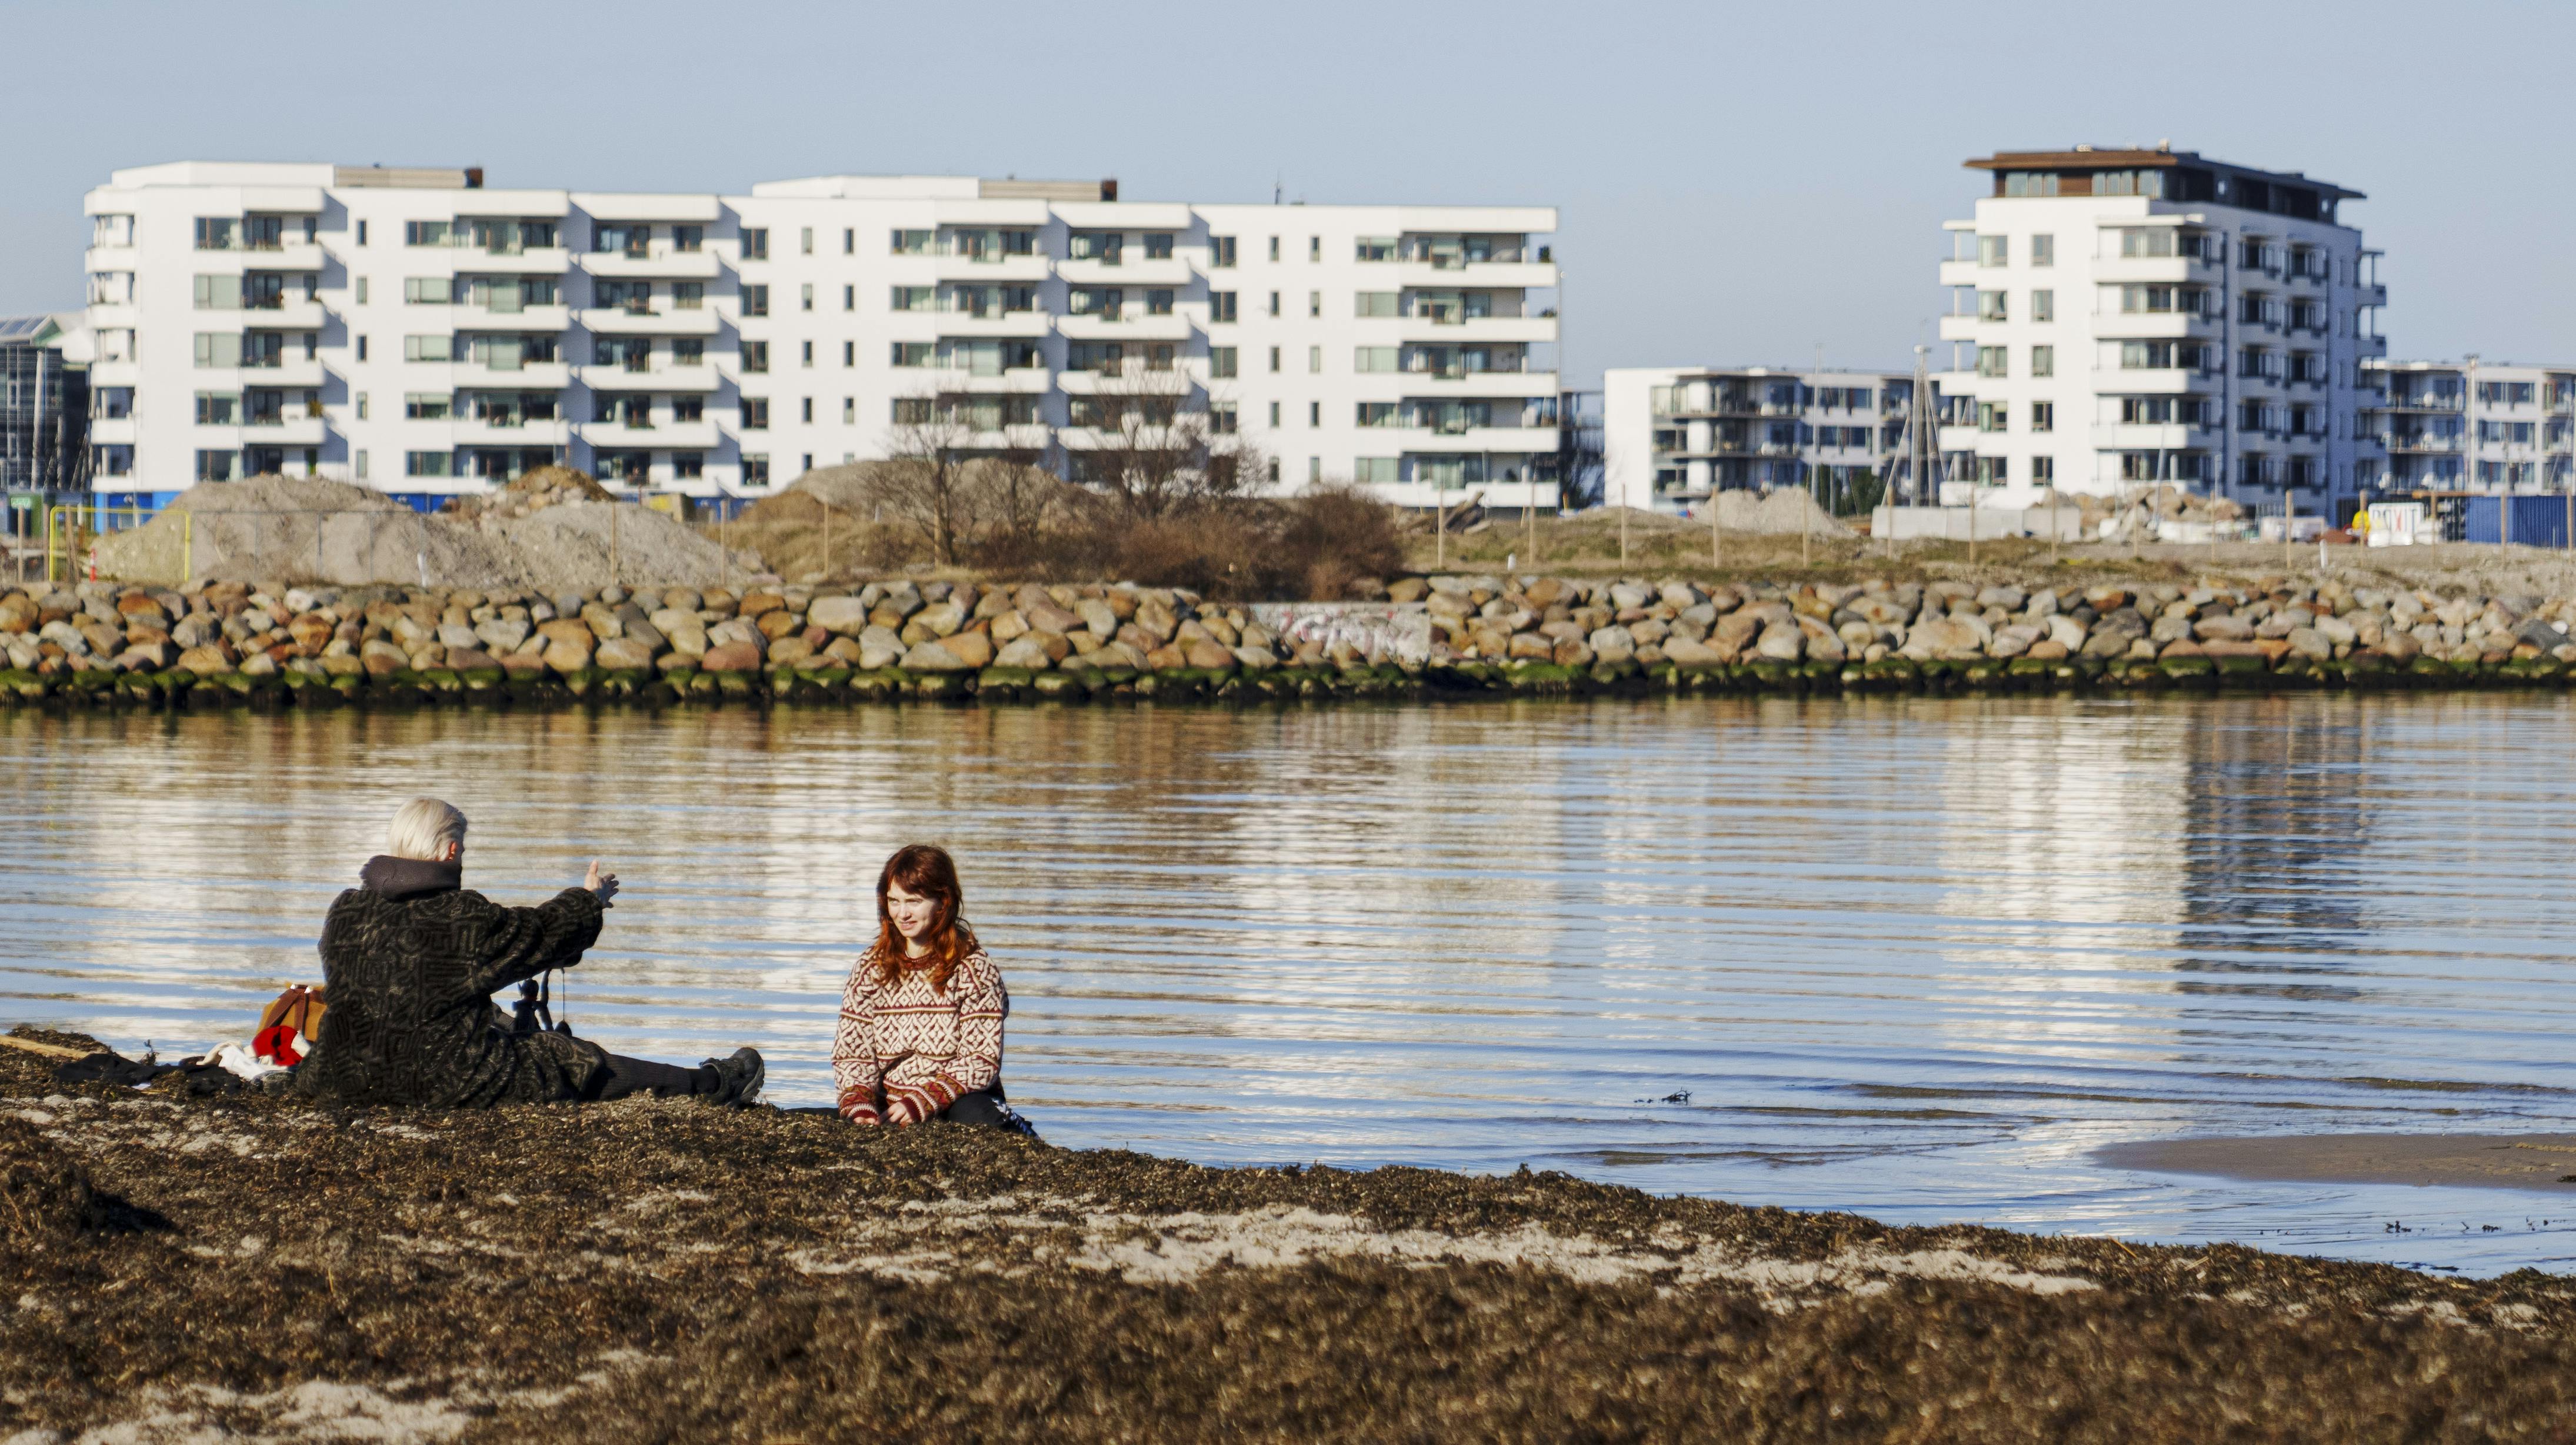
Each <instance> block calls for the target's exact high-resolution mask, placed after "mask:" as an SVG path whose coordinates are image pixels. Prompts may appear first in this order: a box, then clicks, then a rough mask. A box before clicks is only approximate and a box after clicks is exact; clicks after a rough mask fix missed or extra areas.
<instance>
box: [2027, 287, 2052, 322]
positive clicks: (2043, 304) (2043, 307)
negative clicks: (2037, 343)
mask: <svg viewBox="0 0 2576 1445" xmlns="http://www.w3.org/2000/svg"><path fill="white" fill-rule="evenodd" d="M2030 319H2031V320H2033V321H2055V320H2056V319H2057V293H2056V292H2054V291H2033V292H2032V293H2030Z"/></svg>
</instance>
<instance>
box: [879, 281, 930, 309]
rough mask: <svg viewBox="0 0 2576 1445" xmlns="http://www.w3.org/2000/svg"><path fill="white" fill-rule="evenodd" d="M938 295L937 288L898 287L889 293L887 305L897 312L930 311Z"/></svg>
mask: <svg viewBox="0 0 2576 1445" xmlns="http://www.w3.org/2000/svg"><path fill="white" fill-rule="evenodd" d="M938 295H939V288H937V287H935V286H897V287H895V288H893V289H892V291H890V292H889V293H888V295H887V300H886V304H887V305H888V306H891V307H892V308H894V309H895V310H897V311H928V310H929V309H930V308H931V307H932V305H933V304H934V303H935V302H936V300H937V298H938Z"/></svg>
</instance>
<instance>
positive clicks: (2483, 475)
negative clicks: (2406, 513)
mask: <svg viewBox="0 0 2576 1445" xmlns="http://www.w3.org/2000/svg"><path fill="white" fill-rule="evenodd" d="M2362 387H2363V391H2362V425H2363V427H2364V429H2365V430H2366V431H2368V432H2369V434H2370V435H2371V437H2372V438H2373V439H2374V440H2375V441H2376V442H2377V443H2378V445H2379V447H2380V450H2381V452H2382V453H2383V454H2384V457H2385V461H2384V464H2383V466H2382V467H2381V469H2380V473H2379V475H2378V476H2377V477H2375V478H2373V479H2372V481H2371V485H2372V487H2373V488H2375V489H2377V490H2380V491H2393V492H2413V491H2437V492H2564V491H2569V490H2576V366H2519V365H2515V364H2513V363H2510V362H2504V363H2498V362H2490V361H2481V360H2479V359H2478V358H2477V357H2475V356H2472V357H2470V358H2469V359H2468V360H2467V361H2466V362H2448V361H2374V362H2371V363H2369V364H2368V365H2366V366H2365V367H2363V369H2362Z"/></svg>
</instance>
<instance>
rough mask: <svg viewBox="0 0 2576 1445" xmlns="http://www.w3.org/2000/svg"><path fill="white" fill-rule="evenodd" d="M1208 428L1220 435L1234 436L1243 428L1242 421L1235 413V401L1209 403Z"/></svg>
mask: <svg viewBox="0 0 2576 1445" xmlns="http://www.w3.org/2000/svg"><path fill="white" fill-rule="evenodd" d="M1208 430H1209V431H1211V432H1213V433H1215V434H1216V435H1218V436H1233V435H1234V434H1235V433H1236V432H1238V431H1240V430H1242V423H1241V420H1240V419H1239V418H1238V417H1237V416H1236V414H1235V408H1234V403H1233V402H1230V401H1212V402H1209V403H1208Z"/></svg>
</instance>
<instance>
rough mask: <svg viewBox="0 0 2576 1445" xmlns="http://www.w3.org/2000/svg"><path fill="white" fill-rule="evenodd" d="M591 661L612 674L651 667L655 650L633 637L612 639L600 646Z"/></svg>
mask: <svg viewBox="0 0 2576 1445" xmlns="http://www.w3.org/2000/svg"><path fill="white" fill-rule="evenodd" d="M591 660H592V661H594V662H595V663H597V664H598V665H599V666H601V667H604V668H607V669H608V670H609V671H611V672H622V671H626V670H629V669H632V668H644V667H651V666H652V665H653V649H652V648H650V647H647V646H645V645H644V644H643V643H641V642H638V641H636V640H635V639H633V638H631V637H611V638H608V639H606V640H605V641H603V642H601V643H600V644H599V651H597V652H595V653H593V654H591Z"/></svg>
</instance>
